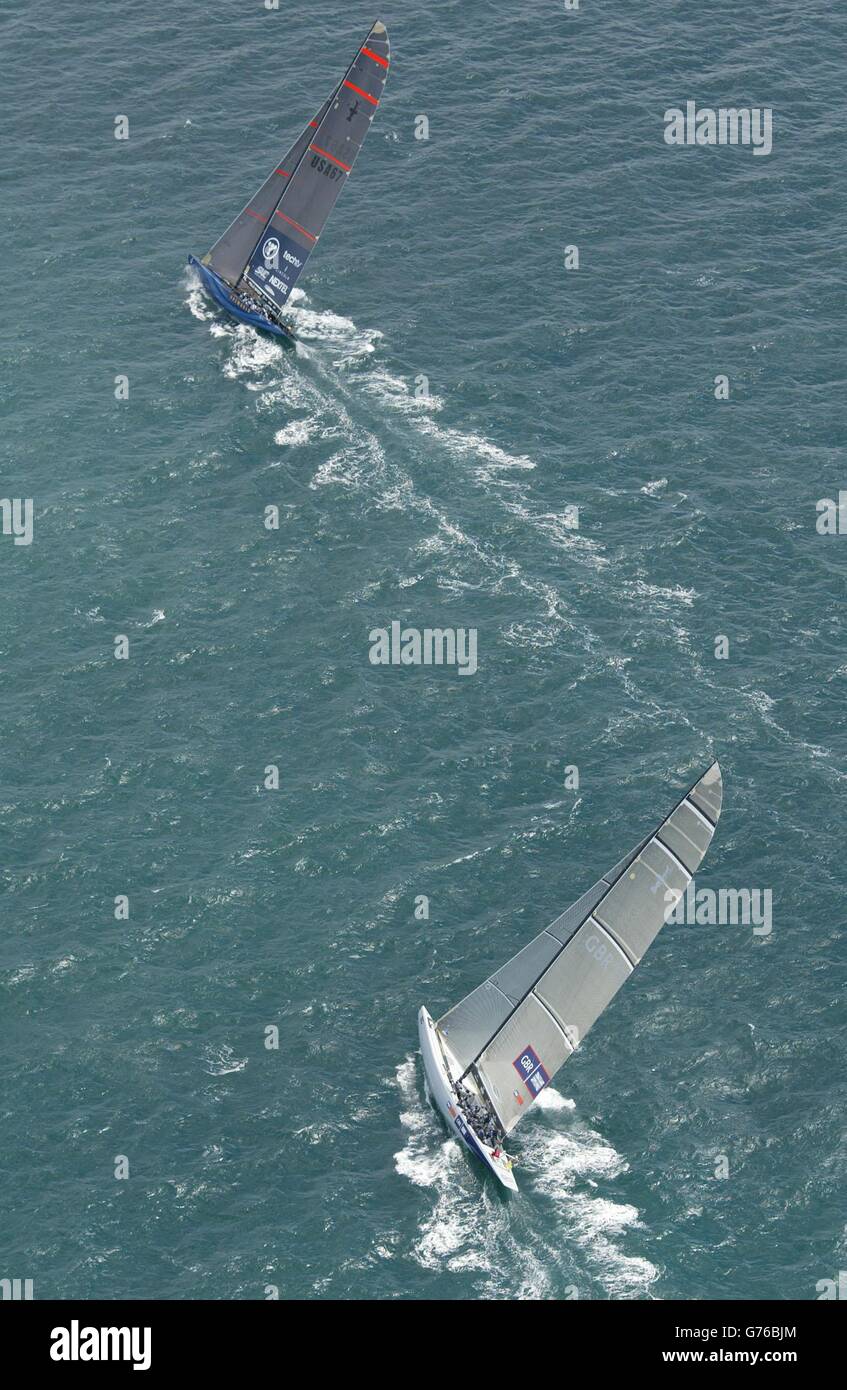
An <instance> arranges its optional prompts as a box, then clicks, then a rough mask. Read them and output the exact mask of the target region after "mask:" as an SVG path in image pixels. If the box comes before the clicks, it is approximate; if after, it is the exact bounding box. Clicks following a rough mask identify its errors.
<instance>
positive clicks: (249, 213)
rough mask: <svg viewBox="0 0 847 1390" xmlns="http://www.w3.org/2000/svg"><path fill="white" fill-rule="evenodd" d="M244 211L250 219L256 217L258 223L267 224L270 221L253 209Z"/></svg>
mask: <svg viewBox="0 0 847 1390" xmlns="http://www.w3.org/2000/svg"><path fill="white" fill-rule="evenodd" d="M244 211H245V212H246V213H247V216H248V217H255V219H256V221H257V222H267V220H268V219H267V218H266V217H262V216H261V215H260V214H259V213H258V212H254V211H253V209H252V208H245V209H244Z"/></svg>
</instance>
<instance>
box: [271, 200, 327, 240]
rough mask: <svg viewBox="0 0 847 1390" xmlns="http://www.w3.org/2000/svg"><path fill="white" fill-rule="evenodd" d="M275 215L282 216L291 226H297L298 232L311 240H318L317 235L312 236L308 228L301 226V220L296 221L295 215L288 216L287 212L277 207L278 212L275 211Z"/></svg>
mask: <svg viewBox="0 0 847 1390" xmlns="http://www.w3.org/2000/svg"><path fill="white" fill-rule="evenodd" d="M274 217H281V218H282V220H283V222H287V223H288V224H289V226H291V227H296V228H297V230H298V232H302V233H303V235H304V236H307V237H308V238H309V240H310V241H317V237H316V236H312V233H311V232H307V231H306V228H305V227H301V226H300V223H299V222H295V221H294V218H293V217H286V215H285V213H284V212H280V210H279V208H277V210H276V212H275V213H274Z"/></svg>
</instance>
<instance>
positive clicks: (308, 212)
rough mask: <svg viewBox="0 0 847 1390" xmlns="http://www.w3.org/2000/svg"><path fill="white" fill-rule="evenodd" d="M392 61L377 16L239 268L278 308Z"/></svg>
mask: <svg viewBox="0 0 847 1390" xmlns="http://www.w3.org/2000/svg"><path fill="white" fill-rule="evenodd" d="M388 66H389V45H388V32H387V30H386V28H385V25H384V24H383V23H381V21H379V20H377V22H376V24H374V26H373V28H372V29H371V31H370V33H369V34H368V36H367V38H366V39H365V42H364V43H363V44H362V46H361V48H360V49H359V51H358V52H357V54H356V57H355V58H354V60H353V62H352V63H351V65H350V67H349V68H348V69H347V72H346V73H345V75H344V77H343V79H342V81H341V83H340V85H339V87H338V88H337V90H336V92H335V94H334V96H333V97H331V98H330V101H329V103H328V105H327V109H326V110H325V112H324V114H323V115H322V116H321V118H320V120H319V121H318V123H317V126H316V127H315V128H314V129H311V130H310V138H309V139H308V140H307V142H306V147H305V149H304V150H303V151H302V153H301V155H300V159H299V162H298V163H297V165H296V167H295V168H294V169H293V170H292V171H291V172H290V175H289V177H288V178H286V179H285V180H284V187H283V189H282V193H281V196H280V198H279V200H278V202H277V205H276V207H275V208H274V209H273V212H272V215H271V216H270V218H269V220H268V222H267V224H266V225H265V226H264V227H263V228H261V229H260V234H259V236H258V237H254V239H253V243H254V244H253V250H252V252H251V253H248V256H247V258H246V260H247V265H246V269H245V268H244V262H242V266H241V269H240V271H239V273H241V270H243V271H244V279H245V280H246V282H247V283H248V284H249V285H250V286H251V287H252V288H253V289H255V290H259V291H260V292H261V293H262V294H263V295H265V296H266V298H267V299H269V300H271V302H272V303H273V304H274V305H275V306H276V307H277V308H281V307H282V306H283V305H284V304H285V302H286V300H287V299H288V296H289V295H290V293H291V290H292V288H293V287H294V284H295V283H296V281H297V279H298V277H299V276H300V274H301V273H302V271H303V267H304V266H305V264H306V261H307V260H308V258H309V256H310V255H311V253H312V251H313V250H314V247H315V245H316V244H317V241H318V238H319V236H320V234H321V232H322V231H323V229H324V226H325V225H326V220H327V218H328V217H329V214H330V213H331V211H332V209H333V207H334V206H335V203H336V201H337V199H338V195H339V193H340V192H341V190H342V188H343V187H344V185H345V183H346V182H347V178H348V176H349V174H350V171H351V170H352V168H353V165H354V163H355V161H356V156H357V154H358V153H359V150H360V149H361V147H362V143H363V141H364V138H365V136H366V135H367V133H368V130H369V129H370V124H371V121H372V119H373V116H374V113H375V112H376V109H377V107H378V105H379V100H380V97H381V96H382V90H383V87H384V86H385V79H386V77H387V76H388ZM301 138H302V137H301ZM284 167H287V166H284Z"/></svg>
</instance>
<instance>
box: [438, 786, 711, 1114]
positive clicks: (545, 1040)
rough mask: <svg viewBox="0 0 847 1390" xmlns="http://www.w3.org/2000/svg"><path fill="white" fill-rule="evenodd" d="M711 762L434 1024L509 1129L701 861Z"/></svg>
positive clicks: (707, 837) (707, 835) (706, 839)
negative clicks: (655, 820)
mask: <svg viewBox="0 0 847 1390" xmlns="http://www.w3.org/2000/svg"><path fill="white" fill-rule="evenodd" d="M721 796H722V783H721V771H720V767H719V766H718V764H717V763H713V764H712V766H711V767H710V768H709V769H708V771H707V772H705V773H704V774H703V776H702V777H700V778H699V780H698V781H697V782H696V783H695V785H694V786H693V787H692V788H691V790H690V791H689V792H687V793H686V795H685V796H684V797H683V798H682V800H681V801H679V802H678V803H677V805H676V806H675V807H674V809H673V811H672V812H671V814H670V815H669V816H668V817H667V818H666V819H665V820H664V821H662V823H661V825H660V826H659V827H658V829H657V830H656V831H655V832H654V834H652V835H650V836H648V837H647V839H646V840H642V841H641V843H640V844H639V845H638V846H637V847H636V848H635V849H634V850H633V851H632V852H631V854H629V855H628V856H627V857H626V858H625V859H622V860H621V862H620V863H619V864H617V865H616V866H615V867H614V869H611V870H610V871H609V873H608V874H606V875H605V876H604V877H603V878H601V879H599V880H598V882H597V883H595V884H594V886H593V888H589V890H588V892H587V893H584V894H583V895H582V897H581V898H579V899H578V900H577V902H575V903H574V904H573V906H572V907H569V908H568V909H567V911H566V912H564V913H563V914H562V915H561V917H557V919H556V921H555V922H553V923H552V924H551V926H549V927H547V928H546V930H545V931H543V932H541V933H540V935H539V936H537V937H536V938H535V939H534V941H531V942H530V943H529V945H528V946H525V947H524V948H523V950H522V951H519V952H518V954H517V955H516V956H514V957H513V958H512V959H511V960H510V961H509V962H508V963H507V964H506V965H505V966H503V968H502V969H501V970H498V971H497V972H496V973H495V974H494V975H492V976H490V978H489V979H488V980H486V981H485V983H484V984H481V985H479V986H478V987H477V988H476V989H475V990H472V991H471V993H470V994H469V995H467V996H466V997H465V998H464V999H463V1000H461V1002H460V1003H458V1004H456V1005H455V1006H454V1007H453V1008H452V1009H449V1010H448V1011H447V1013H446V1014H444V1015H443V1017H442V1018H440V1019H439V1020H438V1023H437V1025H436V1026H437V1028H438V1029H439V1031H440V1032H441V1033H442V1034H443V1037H444V1040H445V1043H446V1045H447V1047H448V1049H449V1051H450V1053H451V1054H452V1056H453V1057H454V1058H455V1060H456V1062H457V1064H458V1066H459V1067H460V1068H461V1070H462V1072H463V1073H465V1072H467V1071H469V1070H470V1068H471V1067H474V1068H475V1071H476V1075H477V1077H478V1079H479V1081H480V1082H481V1084H482V1086H483V1087H484V1089H485V1091H486V1093H487V1095H488V1097H489V1100H490V1101H491V1103H492V1105H493V1107H494V1109H495V1111H496V1113H497V1117H498V1119H499V1120H500V1123H501V1124H502V1126H503V1128H504V1130H506V1131H507V1132H508V1131H510V1130H512V1129H514V1127H515V1125H516V1124H517V1123H518V1121H519V1120H520V1118H521V1116H522V1115H524V1114H525V1113H526V1111H527V1109H528V1108H529V1106H530V1105H531V1103H532V1101H533V1100H534V1098H535V1096H536V1095H538V1094H539V1092H540V1091H541V1090H543V1088H544V1086H546V1085H547V1083H548V1081H550V1080H551V1078H552V1077H553V1076H554V1075H555V1073H556V1072H557V1071H558V1070H559V1067H561V1066H562V1064H563V1063H564V1062H566V1061H567V1059H568V1057H569V1056H570V1055H571V1053H572V1052H573V1051H574V1049H575V1048H576V1047H577V1045H578V1044H579V1043H580V1042H581V1041H582V1039H583V1038H584V1037H585V1035H586V1033H587V1032H588V1030H589V1028H590V1027H591V1026H592V1024H593V1023H594V1022H595V1021H596V1020H597V1018H599V1016H600V1014H601V1013H602V1012H603V1010H604V1009H605V1008H606V1006H607V1004H608V1003H609V1002H610V1000H611V999H612V998H613V997H614V995H615V994H616V993H617V991H618V990H619V989H620V987H621V985H622V984H623V982H624V980H626V979H627V978H628V977H629V976H630V975H631V974H632V971H633V970H634V968H635V966H636V965H637V964H638V962H639V961H640V960H641V958H642V956H643V955H644V952H645V951H646V950H647V947H648V946H649V945H650V943H651V941H652V940H653V939H654V937H655V936H656V935H657V933H658V932H659V930H660V929H661V927H662V926H663V924H664V922H665V921H666V918H667V915H668V914H669V912H670V911H671V910H672V908H673V906H674V904H675V903H676V902H677V901H678V900H679V898H680V897H681V896H682V894H683V893H684V892H685V889H686V887H687V885H688V882H689V880H690V879H691V876H692V875H693V873H694V872H695V870H696V869H697V867H698V866H699V864H700V861H701V860H702V858H703V855H704V854H705V853H706V850H707V849H708V847H709V844H710V842H711V839H712V835H713V833H714V829H715V826H716V825H717V821H718V817H719V816H720V811H721Z"/></svg>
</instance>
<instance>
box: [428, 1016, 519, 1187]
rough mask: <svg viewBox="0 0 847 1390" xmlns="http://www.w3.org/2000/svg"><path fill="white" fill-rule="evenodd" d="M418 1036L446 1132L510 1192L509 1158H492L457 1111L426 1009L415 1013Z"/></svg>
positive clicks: (431, 1096)
mask: <svg viewBox="0 0 847 1390" xmlns="http://www.w3.org/2000/svg"><path fill="white" fill-rule="evenodd" d="M418 1036H419V1038H420V1044H421V1056H422V1058H423V1065H424V1072H425V1074H426V1080H427V1086H428V1087H429V1094H430V1098H431V1100H432V1102H433V1104H434V1106H435V1107H436V1109H437V1110H438V1111H439V1112H440V1113H441V1115H442V1116H443V1117H444V1120H445V1122H446V1124H447V1128H448V1129H449V1130H450V1133H451V1134H455V1135H456V1136H457V1138H458V1139H460V1140H461V1142H462V1143H463V1144H464V1146H465V1148H467V1149H470V1151H471V1153H472V1154H474V1156H475V1157H476V1158H479V1159H481V1160H482V1162H483V1163H484V1164H485V1166H486V1168H489V1169H490V1170H491V1172H492V1173H493V1174H494V1176H495V1177H496V1178H497V1180H498V1182H501V1183H502V1184H503V1186H504V1187H507V1188H508V1189H509V1191H510V1192H517V1190H518V1185H517V1183H516V1182H515V1177H514V1173H513V1172H512V1167H511V1160H510V1159H508V1158H507V1157H506V1155H505V1154H504V1153H503V1152H502V1151H501V1153H500V1156H499V1158H495V1157H494V1150H493V1149H490V1148H488V1146H487V1145H486V1144H484V1143H483V1141H482V1140H481V1139H479V1138H478V1137H477V1135H476V1134H475V1133H474V1131H473V1130H472V1129H471V1127H470V1125H469V1124H467V1122H466V1121H465V1119H464V1118H463V1116H462V1113H461V1111H460V1110H459V1106H458V1102H457V1099H456V1093H455V1091H454V1090H453V1083H452V1080H451V1077H450V1073H449V1071H448V1069H447V1063H446V1060H445V1058H444V1054H443V1052H442V1050H441V1046H440V1044H439V1040H438V1036H437V1034H436V1031H435V1024H434V1023H433V1021H432V1019H431V1018H430V1016H429V1014H428V1012H427V1010H426V1009H421V1011H420V1013H419V1014H418Z"/></svg>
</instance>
